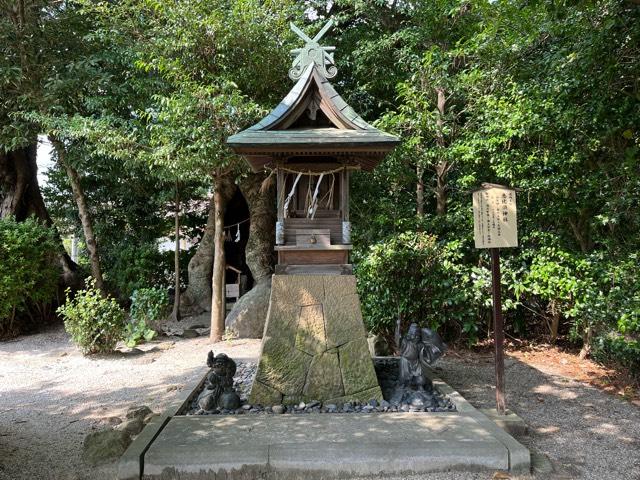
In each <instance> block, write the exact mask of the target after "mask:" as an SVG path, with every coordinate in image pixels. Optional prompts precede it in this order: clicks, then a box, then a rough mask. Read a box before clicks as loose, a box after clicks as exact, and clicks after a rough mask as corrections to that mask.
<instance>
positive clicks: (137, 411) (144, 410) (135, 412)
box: [126, 405, 153, 420]
mask: <svg viewBox="0 0 640 480" xmlns="http://www.w3.org/2000/svg"><path fill="white" fill-rule="evenodd" d="M150 413H153V411H152V410H151V409H150V408H149V407H147V406H146V405H142V406H140V407H131V408H129V410H127V415H126V417H127V418H128V419H132V418H139V419H140V420H144V418H145V417H146V416H147V415H149V414H150Z"/></svg>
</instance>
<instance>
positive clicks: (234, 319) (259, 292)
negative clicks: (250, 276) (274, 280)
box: [225, 277, 271, 338]
mask: <svg viewBox="0 0 640 480" xmlns="http://www.w3.org/2000/svg"><path fill="white" fill-rule="evenodd" d="M270 295H271V278H268V277H267V278H263V279H262V281H260V282H258V283H257V284H256V285H255V286H254V287H253V288H252V289H251V290H249V291H248V292H247V293H246V294H244V295H243V296H242V297H240V298H239V299H238V301H237V302H236V304H235V305H234V306H233V309H232V310H231V311H230V312H229V315H227V319H226V322H225V324H226V328H227V330H228V331H229V332H230V333H231V334H232V335H233V336H234V337H237V338H262V334H263V332H264V324H265V322H266V321H267V312H268V311H269V297H270Z"/></svg>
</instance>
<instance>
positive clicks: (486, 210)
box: [473, 183, 518, 415]
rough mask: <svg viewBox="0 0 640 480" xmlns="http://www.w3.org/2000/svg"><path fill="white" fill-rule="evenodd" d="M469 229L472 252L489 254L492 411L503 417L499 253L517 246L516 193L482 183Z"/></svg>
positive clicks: (475, 195) (502, 345)
mask: <svg viewBox="0 0 640 480" xmlns="http://www.w3.org/2000/svg"><path fill="white" fill-rule="evenodd" d="M473 226H474V240H475V244H476V248H488V249H490V250H491V277H492V294H493V334H494V344H495V361H496V409H497V410H498V413H499V414H500V415H504V414H505V410H506V405H505V398H504V323H503V320H502V297H501V291H500V280H501V276H500V249H501V248H508V247H517V246H518V227H517V215H516V191H515V190H514V189H511V188H508V187H505V186H503V185H496V184H493V183H483V184H482V188H480V189H479V190H476V191H475V192H473Z"/></svg>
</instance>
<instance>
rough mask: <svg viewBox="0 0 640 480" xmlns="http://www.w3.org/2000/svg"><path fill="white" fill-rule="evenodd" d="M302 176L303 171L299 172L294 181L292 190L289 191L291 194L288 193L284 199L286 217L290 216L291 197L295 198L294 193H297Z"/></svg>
mask: <svg viewBox="0 0 640 480" xmlns="http://www.w3.org/2000/svg"><path fill="white" fill-rule="evenodd" d="M300 177H302V173H298V176H297V177H296V179H295V180H294V181H293V187H291V191H290V192H289V195H287V199H286V200H285V201H284V217H285V218H287V217H288V216H289V202H290V201H291V198H293V195H294V194H295V193H296V186H297V185H298V181H299V180H300Z"/></svg>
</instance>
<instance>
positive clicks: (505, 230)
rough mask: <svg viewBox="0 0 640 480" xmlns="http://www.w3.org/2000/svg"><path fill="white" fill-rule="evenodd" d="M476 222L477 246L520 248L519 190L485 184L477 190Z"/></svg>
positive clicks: (474, 196)
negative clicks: (517, 192) (517, 196)
mask: <svg viewBox="0 0 640 480" xmlns="http://www.w3.org/2000/svg"><path fill="white" fill-rule="evenodd" d="M473 225H474V235H473V236H474V240H475V243H476V248H507V247H517V246H518V225H517V215H516V191H515V190H513V189H510V188H507V187H504V186H502V185H495V184H491V183H484V184H482V188H481V189H480V190H477V191H475V192H473Z"/></svg>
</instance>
